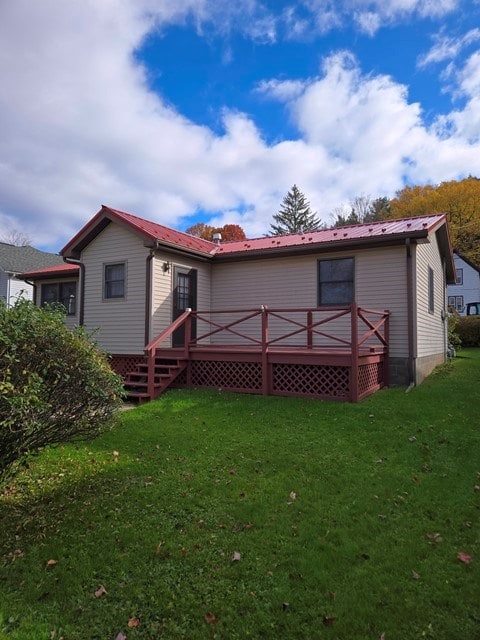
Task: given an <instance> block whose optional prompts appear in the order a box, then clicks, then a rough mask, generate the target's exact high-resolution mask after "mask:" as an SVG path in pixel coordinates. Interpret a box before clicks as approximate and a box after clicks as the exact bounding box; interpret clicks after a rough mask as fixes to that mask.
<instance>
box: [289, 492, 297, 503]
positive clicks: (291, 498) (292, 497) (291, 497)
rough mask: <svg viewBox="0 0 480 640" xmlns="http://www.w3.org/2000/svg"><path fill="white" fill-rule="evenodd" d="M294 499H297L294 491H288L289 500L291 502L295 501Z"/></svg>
mask: <svg viewBox="0 0 480 640" xmlns="http://www.w3.org/2000/svg"><path fill="white" fill-rule="evenodd" d="M296 499H297V494H296V493H295V491H290V500H291V501H292V502H295V500H296Z"/></svg>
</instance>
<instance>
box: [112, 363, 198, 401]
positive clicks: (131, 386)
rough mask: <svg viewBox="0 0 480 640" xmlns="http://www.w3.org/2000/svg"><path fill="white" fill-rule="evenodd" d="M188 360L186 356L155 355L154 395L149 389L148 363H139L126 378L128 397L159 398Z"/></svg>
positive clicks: (136, 398)
mask: <svg viewBox="0 0 480 640" xmlns="http://www.w3.org/2000/svg"><path fill="white" fill-rule="evenodd" d="M186 366H187V360H186V359H184V358H165V357H162V356H158V355H157V356H155V368H154V384H153V390H154V391H153V397H151V394H150V393H149V390H148V363H147V362H144V363H141V364H137V366H136V368H135V369H134V370H133V371H130V372H129V373H127V374H126V376H125V379H124V388H125V393H126V395H127V398H128V399H135V400H138V401H139V402H147V401H148V400H154V399H155V398H158V396H159V395H160V394H162V393H163V392H164V391H165V390H166V389H168V387H169V386H170V385H171V384H172V382H173V381H174V380H175V379H176V378H177V377H178V376H179V375H180V374H181V373H182V371H184V370H185V368H186Z"/></svg>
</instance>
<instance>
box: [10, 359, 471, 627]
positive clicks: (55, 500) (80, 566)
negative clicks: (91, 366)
mask: <svg viewBox="0 0 480 640" xmlns="http://www.w3.org/2000/svg"><path fill="white" fill-rule="evenodd" d="M479 414H480V350H473V349H472V350H469V351H464V352H462V353H461V357H459V358H458V359H457V360H456V361H455V363H454V364H453V365H450V366H448V367H445V368H443V369H441V370H439V372H438V373H435V374H434V375H433V376H431V377H430V378H429V379H428V380H427V381H426V382H425V383H424V384H423V385H421V386H420V387H418V388H416V389H414V390H412V391H411V392H410V393H409V394H405V392H404V390H403V389H392V390H384V391H381V392H379V393H377V394H375V395H374V396H371V397H369V398H367V399H366V400H365V401H363V402H362V403H360V404H358V405H350V404H339V403H333V402H320V401H315V400H302V399H297V398H294V399H292V398H264V397H257V396H246V395H235V394H228V393H221V392H216V391H211V392H207V391H203V390H202V391H188V390H176V391H171V392H169V393H168V394H166V395H165V396H164V397H163V398H160V399H159V400H157V401H155V402H153V403H150V404H148V405H145V406H142V407H140V408H138V409H135V410H133V411H128V412H125V413H123V414H122V415H121V417H120V419H119V424H118V426H117V427H116V428H115V429H114V430H112V431H111V432H109V433H108V434H107V435H105V436H103V437H101V438H99V439H98V440H96V441H95V442H92V443H88V444H86V445H83V444H82V445H76V446H62V447H59V448H58V449H53V450H49V451H45V452H44V453H43V454H42V455H41V456H40V457H38V458H37V459H36V460H35V462H34V463H33V464H32V465H31V467H30V469H28V470H27V471H25V472H23V473H22V474H21V475H19V476H18V477H17V478H16V480H15V484H14V486H13V487H11V488H10V490H9V491H8V492H6V493H5V494H4V495H3V496H0V531H1V532H2V535H1V537H0V560H1V563H2V564H1V569H0V638H1V639H2V640H4V639H8V640H26V639H31V640H43V639H45V640H59V639H60V638H64V640H93V639H98V640H110V639H112V640H113V639H114V638H116V637H117V636H118V637H119V638H121V637H127V638H128V640H134V639H135V638H142V639H150V638H151V639H157V638H166V639H177V638H187V639H189V640H196V639H212V638H219V639H220V638H221V639H225V640H231V639H232V640H233V639H236V638H239V639H242V640H243V639H245V638H258V639H264V638H270V639H275V640H276V639H284V638H285V639H294V638H301V639H305V640H311V639H315V638H326V639H332V640H333V639H338V640H352V639H353V640H357V639H365V640H380V638H381V637H383V638H384V639H385V640H394V639H400V640H409V639H416V638H419V639H421V638H435V639H437V640H438V639H445V640H456V639H459V640H460V639H462V640H474V639H479V638H480V567H479V565H480V526H479V525H480V518H479V516H480V486H479V485H480V420H479ZM114 452H116V453H114ZM459 552H464V553H466V554H469V556H471V558H472V559H473V560H472V562H471V563H465V562H462V561H461V560H460V559H459V558H458V557H457V554H458V553H459ZM464 559H467V560H468V557H466V558H464ZM49 561H56V564H55V563H53V562H50V563H49ZM101 587H103V588H104V590H105V591H106V593H103V594H101V593H100V592H101V591H102V589H101ZM99 590H100V591H99ZM95 592H97V596H98V597H96V595H95ZM129 621H130V625H137V626H128V625H129ZM122 633H123V636H122ZM382 634H384V635H383V636H382Z"/></svg>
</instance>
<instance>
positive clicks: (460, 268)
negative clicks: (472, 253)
mask: <svg viewBox="0 0 480 640" xmlns="http://www.w3.org/2000/svg"><path fill="white" fill-rule="evenodd" d="M453 259H454V261H455V272H456V278H457V282H456V283H455V284H449V285H448V307H449V308H450V309H455V310H456V311H457V312H458V313H459V314H460V315H462V316H464V315H466V309H467V304H468V303H469V302H480V267H477V265H475V264H473V262H471V261H470V260H469V259H468V258H466V257H465V256H462V255H461V254H460V253H457V252H455V253H454V254H453Z"/></svg>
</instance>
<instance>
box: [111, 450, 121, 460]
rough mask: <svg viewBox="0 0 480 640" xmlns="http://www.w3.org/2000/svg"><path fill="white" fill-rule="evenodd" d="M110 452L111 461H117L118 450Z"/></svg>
mask: <svg viewBox="0 0 480 640" xmlns="http://www.w3.org/2000/svg"><path fill="white" fill-rule="evenodd" d="M112 454H113V461H114V462H118V457H119V455H120V453H119V452H118V451H112Z"/></svg>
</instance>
